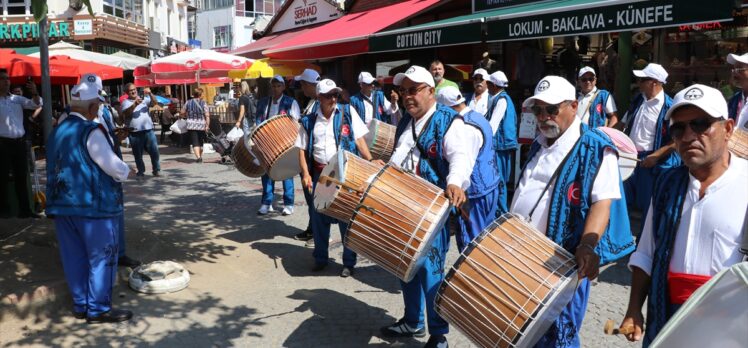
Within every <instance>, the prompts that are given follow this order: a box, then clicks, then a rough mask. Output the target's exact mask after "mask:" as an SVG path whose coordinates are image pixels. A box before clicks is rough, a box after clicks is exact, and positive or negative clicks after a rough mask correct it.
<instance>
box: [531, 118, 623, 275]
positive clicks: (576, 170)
mask: <svg viewBox="0 0 748 348" xmlns="http://www.w3.org/2000/svg"><path fill="white" fill-rule="evenodd" d="M580 127H581V130H580V132H581V133H580V134H581V136H580V139H579V141H577V143H576V144H575V145H574V147H573V148H572V149H571V151H570V155H569V156H567V158H566V160H565V161H564V162H563V163H561V165H560V172H559V173H558V177H557V178H556V182H555V184H554V185H553V190H552V191H551V192H550V194H551V196H550V198H551V199H550V207H549V211H548V229H547V231H546V236H548V238H550V239H551V240H552V241H554V242H555V243H556V244H558V245H560V246H562V247H563V248H564V249H566V250H568V251H569V252H571V253H572V254H573V253H575V252H576V247H577V245H578V244H579V241H580V239H581V237H582V233H583V232H584V223H585V221H586V220H587V214H588V213H589V210H590V206H591V205H592V198H591V196H592V186H593V184H594V182H595V178H596V177H597V174H598V172H599V171H600V166H601V165H602V161H603V155H604V152H605V149H611V150H613V151H617V150H616V147H615V145H613V143H612V142H611V140H610V138H608V136H607V135H605V133H603V132H602V131H600V130H598V129H590V128H589V126H587V125H586V124H581V125H580ZM540 147H541V145H540V143H538V142H537V141H535V142H534V143H533V144H532V146H531V147H530V153H529V154H528V157H527V162H528V163H529V162H530V161H531V160H532V158H533V157H534V156H535V155H536V154H537V153H538V151H539V150H540ZM523 171H524V170H523ZM618 186H619V188H620V191H621V194H622V197H621V199H617V200H613V201H612V202H611V206H610V222H609V223H608V226H607V227H606V229H605V231H604V232H603V234H602V236H601V237H600V242H599V243H598V245H597V247H596V248H595V252H596V253H597V254H598V255H600V264H606V263H609V262H611V261H615V260H617V259H620V258H622V257H624V256H626V255H628V254H630V253H631V252H633V251H634V248H635V243H634V239H633V237H632V236H631V228H630V225H629V215H628V210H627V208H626V197H625V196H624V195H623V192H624V191H623V182H621V181H620V180H619V183H618Z"/></svg>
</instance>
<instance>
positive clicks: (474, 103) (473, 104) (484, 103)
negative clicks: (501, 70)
mask: <svg viewBox="0 0 748 348" xmlns="http://www.w3.org/2000/svg"><path fill="white" fill-rule="evenodd" d="M479 97H480V98H478V99H476V98H475V94H473V97H472V98H470V102H469V103H468V107H469V108H470V110H474V111H475V112H477V113H479V114H481V115H485V114H486V112H488V99H489V98H490V97H489V94H488V90H486V91H483V94H480V95H479Z"/></svg>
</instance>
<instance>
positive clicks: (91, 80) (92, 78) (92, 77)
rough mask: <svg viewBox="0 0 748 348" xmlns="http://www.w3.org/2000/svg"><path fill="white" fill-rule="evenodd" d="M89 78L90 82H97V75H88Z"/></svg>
mask: <svg viewBox="0 0 748 348" xmlns="http://www.w3.org/2000/svg"><path fill="white" fill-rule="evenodd" d="M87 80H88V82H91V83H94V82H96V76H93V75H88V78H87Z"/></svg>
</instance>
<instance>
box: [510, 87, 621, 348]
mask: <svg viewBox="0 0 748 348" xmlns="http://www.w3.org/2000/svg"><path fill="white" fill-rule="evenodd" d="M577 105H578V104H577V100H576V90H575V89H574V86H572V84H571V83H569V82H568V81H567V80H566V79H564V78H562V77H559V76H546V77H545V78H543V79H542V80H540V82H539V83H538V85H537V87H535V95H534V96H532V97H530V98H528V99H527V100H525V102H524V103H523V107H526V108H530V109H531V110H532V112H533V114H535V117H536V118H537V121H538V128H539V130H540V133H541V135H539V136H538V138H537V139H535V141H534V142H533V144H532V146H531V148H530V152H529V154H528V163H527V165H526V167H525V168H524V169H523V171H522V179H521V180H520V182H519V186H518V188H517V191H516V192H515V195H514V199H513V201H512V206H511V212H512V213H516V214H519V215H521V216H524V217H525V218H527V219H528V220H529V221H530V224H531V225H533V226H534V227H535V228H537V229H538V231H540V232H541V233H544V234H545V235H546V236H547V237H548V238H549V239H551V240H552V241H553V242H555V243H556V244H558V245H560V246H561V247H563V248H565V249H566V250H568V251H569V252H571V253H573V254H575V258H576V261H577V265H578V274H579V279H580V283H579V286H578V288H577V290H576V292H575V294H574V296H573V299H572V301H571V302H570V303H569V304H568V305H566V307H564V310H563V311H562V312H561V315H560V316H559V317H558V318H557V319H556V321H555V322H554V324H553V325H552V326H551V327H550V329H548V331H547V332H546V334H545V335H544V336H543V337H542V338H541V339H540V341H539V342H538V343H537V345H536V346H537V347H579V346H580V342H579V330H580V326H581V325H582V320H583V318H584V313H585V311H586V307H587V299H588V296H589V292H590V280H591V279H595V278H596V277H597V275H598V271H599V266H600V264H601V263H607V262H610V261H613V260H616V259H618V258H621V257H623V256H625V255H627V254H629V253H630V252H632V251H633V250H634V240H633V238H632V236H631V231H630V227H629V220H628V212H627V210H626V201H625V199H623V198H622V196H621V191H622V186H623V185H622V183H621V178H620V175H619V172H618V163H617V158H616V147H615V145H614V144H613V143H612V142H611V140H610V138H608V136H607V135H605V133H603V132H602V131H600V130H598V129H590V128H589V127H588V126H587V125H585V124H582V122H581V120H580V119H579V118H578V117H576V112H577Z"/></svg>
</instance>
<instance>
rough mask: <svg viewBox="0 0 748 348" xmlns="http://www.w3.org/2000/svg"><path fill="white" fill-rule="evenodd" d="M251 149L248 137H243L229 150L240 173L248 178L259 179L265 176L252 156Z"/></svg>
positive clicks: (261, 167) (260, 165) (263, 170)
mask: <svg viewBox="0 0 748 348" xmlns="http://www.w3.org/2000/svg"><path fill="white" fill-rule="evenodd" d="M251 147H252V144H251V141H250V139H249V136H248V135H247V136H243V137H242V138H241V139H240V140H239V142H238V143H237V144H236V145H234V148H233V149H231V158H232V160H233V161H234V166H235V167H236V169H237V170H238V171H239V172H240V173H242V174H244V175H246V176H248V177H250V178H259V177H261V176H263V175H264V174H265V168H264V167H263V166H262V164H260V163H259V161H258V160H257V158H256V157H255V156H254V154H252V151H251V150H250V149H251Z"/></svg>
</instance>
